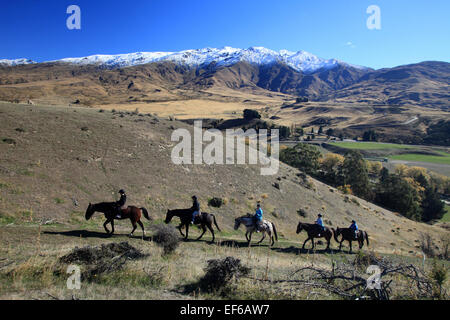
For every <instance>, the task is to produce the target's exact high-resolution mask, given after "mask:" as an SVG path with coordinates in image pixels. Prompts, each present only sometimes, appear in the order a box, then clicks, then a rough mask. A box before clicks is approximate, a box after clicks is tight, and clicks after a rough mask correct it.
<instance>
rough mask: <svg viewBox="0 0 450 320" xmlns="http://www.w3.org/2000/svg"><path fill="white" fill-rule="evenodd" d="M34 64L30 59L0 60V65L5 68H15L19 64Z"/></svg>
mask: <svg viewBox="0 0 450 320" xmlns="http://www.w3.org/2000/svg"><path fill="white" fill-rule="evenodd" d="M32 63H35V62H34V61H33V60H30V59H25V58H22V59H14V60H8V59H0V65H6V66H10V67H11V66H17V65H21V64H32Z"/></svg>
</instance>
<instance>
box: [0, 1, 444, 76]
mask: <svg viewBox="0 0 450 320" xmlns="http://www.w3.org/2000/svg"><path fill="white" fill-rule="evenodd" d="M71 4H76V5H78V6H79V7H80V8H81V30H68V29H67V27H66V19H67V18H68V16H69V15H68V14H67V13H66V9H67V7H68V6H69V5H71ZM369 5H377V6H379V7H380V9H381V30H369V29H368V28H367V27H366V20H367V19H368V17H369V14H367V13H366V9H367V7H368V6H369ZM449 12H450V1H448V0H433V1H417V0H408V1H406V0H369V1H366V0H339V1H337V0H336V1H334V0H333V1H325V0H315V1H311V0H308V1H306V0H278V1H275V0H271V1H268V0H239V1H235V0H228V1H218V0H185V1H175V0H145V1H144V0H132V1H131V0H130V1H124V0H121V1H113V0H109V1H104V0H90V1H87V0H71V1H66V0H54V1H52V0H45V1H43V0H41V1H36V0H13V1H9V0H8V1H6V0H2V1H1V3H0V36H1V37H0V58H6V59H13V58H22V57H24V58H30V59H33V60H35V61H48V60H54V59H60V58H66V57H80V56H86V55H91V54H118V53H129V52H137V51H180V50H185V49H197V48H204V47H223V46H232V47H238V48H248V47H250V46H264V47H267V48H270V49H273V50H280V49H288V50H292V51H298V50H305V51H308V52H311V53H313V54H315V55H318V56H319V57H322V58H337V59H340V60H343V61H346V62H349V63H353V64H359V65H364V66H368V67H372V68H382V67H393V66H397V65H402V64H408V63H415V62H420V61H425V60H440V61H447V62H448V61H449V56H450V19H449V18H448V14H449Z"/></svg>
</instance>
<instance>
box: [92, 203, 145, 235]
mask: <svg viewBox="0 0 450 320" xmlns="http://www.w3.org/2000/svg"><path fill="white" fill-rule="evenodd" d="M116 208H117V207H116V203H115V202H102V203H97V204H91V203H89V206H88V208H87V209H86V215H85V217H86V220H89V219H90V218H91V217H92V216H93V215H94V213H95V212H101V213H104V214H105V218H106V221H105V223H104V224H103V227H104V228H105V231H106V233H108V234H111V235H112V234H114V220H124V219H130V221H131V224H132V225H133V230H132V231H131V233H130V234H129V236H130V237H131V236H133V233H134V231H135V230H136V227H137V226H136V223H137V224H139V226H140V227H141V228H142V233H143V236H145V230H144V224H143V223H142V222H141V217H142V214H144V217H145V218H146V219H147V220H152V219H151V218H150V216H149V215H148V211H147V209H145V208H138V207H134V206H128V208H126V209H123V210H122V212H121V218H117V217H116V215H117V211H116V210H117V209H116ZM108 223H111V227H112V230H111V232H110V231H109V230H108V228H107V227H106V225H107V224H108Z"/></svg>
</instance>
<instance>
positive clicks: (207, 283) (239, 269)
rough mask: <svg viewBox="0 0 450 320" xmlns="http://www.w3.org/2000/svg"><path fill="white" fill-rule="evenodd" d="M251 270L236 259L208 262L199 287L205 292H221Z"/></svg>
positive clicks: (228, 258) (229, 258)
mask: <svg viewBox="0 0 450 320" xmlns="http://www.w3.org/2000/svg"><path fill="white" fill-rule="evenodd" d="M250 270H251V269H250V268H248V267H245V266H242V264H241V260H239V259H236V258H234V257H227V258H225V259H213V260H208V266H207V267H206V268H205V275H204V276H203V277H202V278H201V279H200V282H199V287H200V289H201V290H202V291H204V292H219V291H221V290H222V289H224V288H225V287H226V286H227V285H228V284H229V283H230V282H231V280H233V279H238V278H239V277H242V276H246V275H248V274H249V272H250Z"/></svg>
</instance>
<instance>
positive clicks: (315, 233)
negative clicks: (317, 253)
mask: <svg viewBox="0 0 450 320" xmlns="http://www.w3.org/2000/svg"><path fill="white" fill-rule="evenodd" d="M302 230H305V231H306V232H307V233H308V238H307V239H306V240H305V242H304V243H303V247H302V249H305V244H306V242H308V240H311V242H312V249H314V238H325V239H326V240H327V248H326V250H329V249H330V240H331V238H332V237H333V230H332V229H330V228H328V227H324V230H323V231H321V230H320V229H319V225H317V224H311V223H303V222H299V224H298V226H297V234H299V233H300V232H301V231H302Z"/></svg>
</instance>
